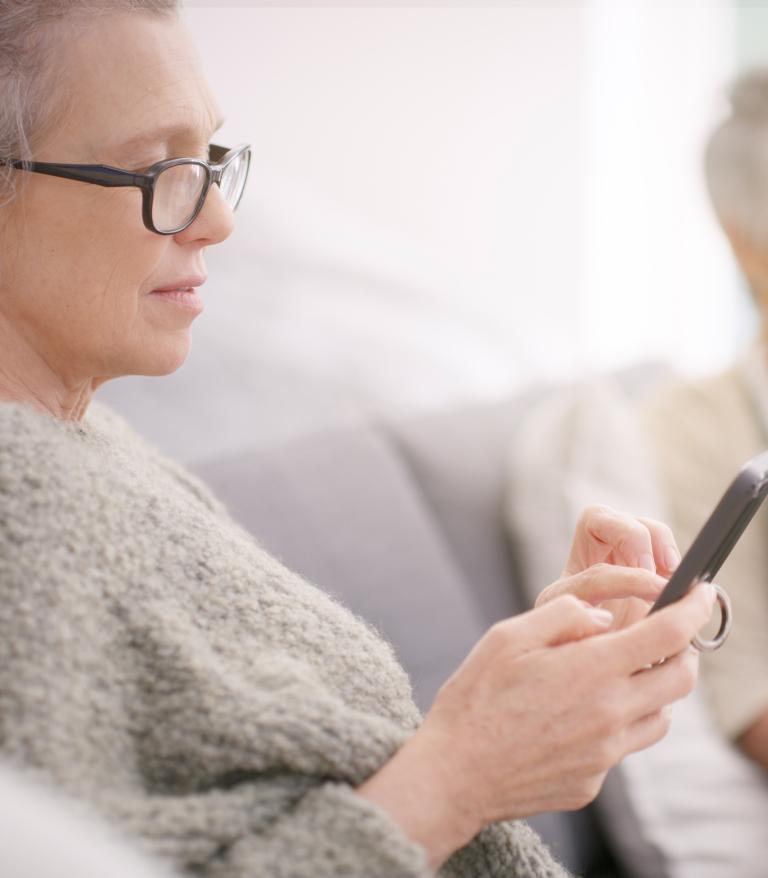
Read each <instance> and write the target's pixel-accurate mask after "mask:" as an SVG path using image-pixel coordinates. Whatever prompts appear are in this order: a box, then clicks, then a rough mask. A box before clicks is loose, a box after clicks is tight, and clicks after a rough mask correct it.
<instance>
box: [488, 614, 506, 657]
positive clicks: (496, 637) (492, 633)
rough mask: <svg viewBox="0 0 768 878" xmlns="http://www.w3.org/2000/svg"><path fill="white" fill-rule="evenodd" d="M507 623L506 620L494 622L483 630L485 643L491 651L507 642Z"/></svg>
mask: <svg viewBox="0 0 768 878" xmlns="http://www.w3.org/2000/svg"><path fill="white" fill-rule="evenodd" d="M509 636H510V635H509V625H508V623H507V622H506V621H503V622H496V623H495V624H493V625H491V627H490V628H489V629H488V630H487V631H486V632H485V637H484V638H483V639H484V640H485V643H486V645H487V646H488V648H489V649H491V650H492V651H500V650H502V649H503V648H504V647H505V646H506V644H507V643H508V642H509Z"/></svg>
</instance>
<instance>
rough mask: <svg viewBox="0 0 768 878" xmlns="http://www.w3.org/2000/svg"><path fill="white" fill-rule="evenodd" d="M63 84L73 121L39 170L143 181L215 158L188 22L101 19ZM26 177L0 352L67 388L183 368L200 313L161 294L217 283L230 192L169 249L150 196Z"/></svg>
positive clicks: (3, 297)
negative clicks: (178, 160)
mask: <svg viewBox="0 0 768 878" xmlns="http://www.w3.org/2000/svg"><path fill="white" fill-rule="evenodd" d="M59 79H60V80H61V85H62V86H63V91H64V93H66V94H67V98H66V101H67V108H66V112H65V113H64V114H63V115H62V116H61V121H60V123H59V124H58V125H57V127H56V128H55V130H53V131H52V132H51V135H50V136H49V137H47V138H46V139H45V140H44V142H43V143H41V144H40V147H39V149H36V150H35V155H34V158H35V160H37V161H43V162H57V163H78V164H102V165H112V166H114V167H118V168H125V169H129V170H139V169H143V168H146V167H147V166H149V165H151V164H153V163H154V162H157V161H161V160H162V159H166V158H171V157H174V158H175V157H197V158H207V147H208V143H209V141H210V138H211V135H212V134H213V132H214V130H215V129H216V128H217V127H218V125H219V123H220V119H219V112H218V108H217V106H216V103H215V102H214V100H213V98H212V96H211V94H210V92H209V90H208V88H207V86H206V84H205V82H204V80H203V77H202V74H201V71H200V69H199V66H198V61H197V58H196V55H195V52H194V49H193V47H192V45H191V43H190V40H189V37H188V34H187V32H186V30H185V28H184V26H183V24H182V23H181V22H179V21H177V20H173V19H164V18H156V17H154V16H149V15H144V14H134V13H131V14H121V15H115V16H110V17H106V18H103V19H96V20H95V21H94V22H93V23H92V24H89V25H88V26H87V28H82V29H80V30H78V31H77V32H76V34H75V37H74V39H73V41H72V42H71V44H70V46H69V47H68V48H67V50H66V54H65V55H64V63H63V65H62V69H61V74H60V76H59ZM14 173H15V175H16V181H17V182H21V181H20V179H19V178H20V177H21V176H22V175H23V176H24V177H25V180H24V183H25V186H24V187H22V188H21V189H20V191H19V197H18V198H17V199H16V200H15V201H13V202H11V204H10V205H9V206H8V207H5V208H2V209H0V243H1V245H2V246H0V339H5V340H6V342H8V341H9V338H12V339H13V342H14V343H13V345H11V344H10V343H7V344H6V345H4V347H5V348H6V350H11V349H13V350H21V349H23V350H25V351H27V352H31V353H32V354H34V355H35V356H36V357H39V358H40V359H41V360H42V362H43V363H44V364H45V368H46V370H50V372H51V373H52V374H54V375H56V377H57V379H61V381H62V383H63V385H64V386H65V387H67V388H69V389H75V388H77V387H78V386H79V385H80V384H82V383H84V382H89V381H92V380H93V379H97V381H96V383H98V382H99V381H100V380H104V379H107V378H112V377H117V376H119V375H127V374H141V375H161V374H167V373H169V372H172V371H173V370H174V369H176V368H178V367H179V366H180V365H181V363H182V362H183V361H184V359H185V357H186V355H187V352H188V349H189V330H190V326H191V324H192V321H193V320H194V318H195V317H196V316H197V314H198V313H199V308H198V309H190V308H189V307H184V306H183V305H180V304H178V303H177V302H176V301H174V300H173V298H172V297H169V296H160V295H157V294H156V293H153V292H152V291H153V290H156V289H158V288H168V287H172V286H173V285H174V284H178V283H181V285H182V286H188V285H189V283H188V282H189V280H190V279H192V278H203V277H204V276H205V266H204V262H203V253H204V249H205V247H207V246H210V245H211V244H217V243H219V242H220V241H223V240H224V239H225V238H226V237H228V235H229V234H230V233H231V231H232V227H233V217H232V212H231V210H230V209H229V207H228V206H227V205H226V204H225V202H224V200H223V198H222V196H221V193H220V192H219V189H218V187H217V186H212V187H211V189H210V191H209V194H208V197H207V200H206V203H205V206H204V208H203V210H202V211H201V213H200V215H199V216H198V217H197V219H196V220H195V222H194V223H192V225H191V226H189V228H187V229H185V230H184V231H183V232H181V233H179V234H177V235H169V236H161V235H157V234H155V233H153V232H150V231H148V230H147V229H146V228H145V227H144V225H143V222H142V217H141V192H140V190H139V189H136V188H114V189H107V188H103V187H101V186H95V185H91V184H87V183H80V182H74V181H70V180H63V179H58V178H55V177H49V176H44V175H42V174H34V173H26V172H24V171H16V172H14ZM18 342H21V343H22V344H21V345H20V344H18ZM22 346H23V348H22ZM0 360H2V358H1V357H0ZM0 365H1V366H2V367H3V368H4V369H7V368H11V370H12V369H13V364H12V363H11V364H7V363H3V362H0Z"/></svg>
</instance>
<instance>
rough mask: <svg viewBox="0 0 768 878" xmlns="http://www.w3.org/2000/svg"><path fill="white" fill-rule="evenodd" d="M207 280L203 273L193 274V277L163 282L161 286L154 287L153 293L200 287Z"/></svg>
mask: <svg viewBox="0 0 768 878" xmlns="http://www.w3.org/2000/svg"><path fill="white" fill-rule="evenodd" d="M207 280H208V278H207V277H205V275H194V276H193V277H184V278H181V279H180V280H177V281H172V282H171V283H168V284H165V285H164V286H162V287H156V288H155V289H154V290H152V292H153V293H173V292H176V291H177V290H187V291H188V290H194V289H196V288H197V287H201V286H202V285H203V284H204V283H205V282H206V281H207Z"/></svg>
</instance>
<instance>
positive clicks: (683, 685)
mask: <svg viewBox="0 0 768 878" xmlns="http://www.w3.org/2000/svg"><path fill="white" fill-rule="evenodd" d="M698 670H699V655H698V653H697V652H696V650H695V649H694V648H693V647H692V646H688V647H686V649H684V650H683V651H682V652H680V653H678V654H677V655H676V656H674V657H673V658H671V659H667V661H665V662H663V663H662V664H660V665H654V666H653V667H652V668H648V669H646V670H643V671H639V672H638V673H636V674H634V675H633V676H632V677H631V678H630V680H629V697H628V701H627V706H626V715H627V716H628V718H630V719H634V720H639V719H641V718H642V717H643V716H646V715H648V714H650V713H654V712H656V711H658V710H661V709H662V708H664V707H665V706H667V705H670V704H672V703H673V702H674V701H679V700H680V699H681V698H685V696H686V695H688V694H690V693H691V692H692V691H693V688H694V686H695V685H696V679H697V677H698Z"/></svg>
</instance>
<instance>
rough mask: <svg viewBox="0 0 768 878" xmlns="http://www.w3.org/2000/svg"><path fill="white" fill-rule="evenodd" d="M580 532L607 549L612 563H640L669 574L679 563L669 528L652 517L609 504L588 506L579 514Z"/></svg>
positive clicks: (652, 569)
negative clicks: (620, 510) (611, 557)
mask: <svg viewBox="0 0 768 878" xmlns="http://www.w3.org/2000/svg"><path fill="white" fill-rule="evenodd" d="M579 532H583V533H584V534H585V535H586V538H587V539H588V540H589V539H591V540H594V541H595V542H596V543H598V544H599V545H600V546H602V547H603V548H604V549H605V550H610V552H611V553H612V556H613V561H614V563H616V564H621V565H623V566H625V567H642V568H644V569H645V570H650V571H652V572H654V573H656V572H659V573H663V574H666V575H667V576H668V575H669V574H671V573H672V572H673V571H674V570H675V569H676V568H677V565H678V564H679V563H680V552H679V550H678V548H677V543H676V542H675V538H674V535H673V534H672V531H671V530H670V529H669V527H667V525H666V524H663V523H662V522H660V521H656V520H654V519H652V518H642V517H635V516H632V515H627V514H625V513H622V512H617V511H616V510H615V509H611V508H610V507H609V506H589V507H587V508H586V509H585V510H584V512H583V513H582V514H581V517H580V520H579V524H578V526H577V534H578V533H579ZM588 554H589V553H588ZM574 572H575V571H574Z"/></svg>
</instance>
